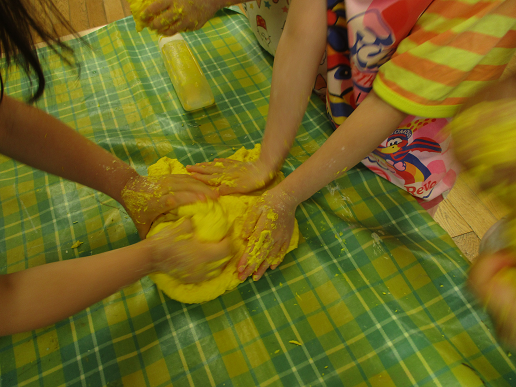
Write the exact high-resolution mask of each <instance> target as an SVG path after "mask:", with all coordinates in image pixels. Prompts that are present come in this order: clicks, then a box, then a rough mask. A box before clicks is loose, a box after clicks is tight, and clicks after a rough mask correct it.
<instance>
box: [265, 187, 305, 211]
mask: <svg viewBox="0 0 516 387" xmlns="http://www.w3.org/2000/svg"><path fill="white" fill-rule="evenodd" d="M284 181H285V180H283V181H282V182H281V183H279V184H278V185H277V186H275V187H273V188H271V189H270V190H269V191H267V192H268V193H269V194H271V195H274V196H276V197H278V198H280V199H281V200H282V202H283V203H284V204H286V205H287V206H288V207H290V208H291V209H295V208H296V207H297V206H298V205H299V204H300V203H301V201H299V199H298V197H297V195H296V194H295V191H294V190H292V189H289V188H288V187H287V186H286V185H285V184H283V182H284Z"/></svg>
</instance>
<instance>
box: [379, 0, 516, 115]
mask: <svg viewBox="0 0 516 387" xmlns="http://www.w3.org/2000/svg"><path fill="white" fill-rule="evenodd" d="M515 49H516V0H505V1H504V0H439V1H434V2H433V3H432V4H430V6H429V7H428V8H427V9H426V10H425V12H424V13H423V15H422V16H421V17H420V18H419V20H418V22H417V24H416V25H415V27H414V29H413V30H412V32H411V33H410V35H409V36H408V37H406V38H405V39H404V40H403V41H402V42H400V44H399V46H398V48H397V50H396V52H395V53H394V55H393V56H392V58H391V59H390V60H389V61H388V62H387V63H385V64H384V65H383V66H381V67H380V69H379V72H378V75H377V77H376V78H375V80H374V83H373V89H374V90H375V92H376V93H377V94H378V95H379V96H380V97H381V98H382V99H384V100H385V101H386V102H388V103H389V104H391V105H392V106H394V107H396V108H397V109H399V110H401V111H404V112H406V113H407V114H413V115H417V116H423V117H432V118H441V117H451V116H453V115H454V114H455V112H456V111H457V109H458V108H459V107H460V105H461V104H462V103H463V102H464V100H465V99H466V98H468V97H469V96H471V95H472V94H474V93H475V92H476V91H478V90H479V89H480V88H482V87H483V86H485V85H487V84H488V83H490V82H493V81H495V80H497V79H499V78H500V76H501V75H502V73H503V71H504V70H505V67H506V65H507V64H508V62H509V61H510V59H511V58H512V56H513V54H514V52H515Z"/></svg>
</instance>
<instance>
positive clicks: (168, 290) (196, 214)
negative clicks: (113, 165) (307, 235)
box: [147, 145, 299, 304]
mask: <svg viewBox="0 0 516 387" xmlns="http://www.w3.org/2000/svg"><path fill="white" fill-rule="evenodd" d="M259 154H260V145H256V146H255V147H254V149H252V150H247V149H245V148H244V147H242V148H240V149H239V150H238V151H237V152H235V154H234V155H233V156H230V157H229V158H231V159H233V160H240V161H253V160H256V159H257V158H258V156H259ZM148 172H149V176H159V175H166V174H187V173H188V172H187V171H186V169H185V168H184V166H183V165H182V164H181V163H180V162H179V161H178V160H176V159H170V158H168V157H163V158H161V159H160V160H158V162H157V163H156V164H154V165H151V166H150V167H149V171H148ZM281 179H283V174H281V172H280V173H279V175H278V177H277V178H276V180H275V182H274V183H275V184H277V183H279V181H281ZM262 192H263V191H259V192H255V193H252V194H250V195H240V194H232V195H225V196H221V197H220V198H219V199H218V201H215V202H214V201H208V202H197V203H193V204H188V205H185V206H181V207H180V208H179V209H178V211H177V214H173V215H164V216H162V217H160V218H158V219H157V220H156V222H154V224H153V225H152V227H151V230H150V231H149V233H148V234H147V237H149V236H152V235H154V234H156V233H158V232H159V231H160V230H162V229H163V228H164V227H167V226H168V225H170V224H173V223H175V222H177V221H179V220H180V219H182V218H185V217H188V218H191V219H192V224H193V228H194V232H195V235H196V236H197V238H198V239H199V240H201V241H205V242H218V241H220V240H222V239H223V238H224V237H225V236H226V235H228V236H229V237H230V238H231V242H232V244H233V248H234V251H235V255H234V256H233V257H231V259H230V261H229V263H228V264H227V265H226V266H225V268H224V270H223V271H222V273H221V274H220V275H218V276H217V277H215V278H212V279H208V280H206V281H204V282H200V283H195V284H187V283H183V282H181V281H180V280H178V279H177V278H175V277H173V276H171V275H169V274H167V273H154V274H151V275H150V276H149V277H150V278H151V279H152V280H153V281H154V282H155V283H156V285H157V286H158V288H159V289H161V290H162V291H163V292H164V293H165V294H166V295H168V296H169V297H170V298H172V299H174V300H177V301H180V302H184V303H188V304H195V303H201V302H206V301H210V300H213V299H215V298H217V297H218V296H220V295H221V294H223V293H225V292H226V291H228V290H231V289H234V288H235V287H236V286H237V285H238V284H240V283H241V282H242V281H241V280H240V279H239V278H238V274H239V273H238V271H237V264H238V261H239V260H240V257H241V256H242V254H243V253H244V250H245V248H246V243H245V241H244V240H243V239H242V237H241V234H242V227H243V222H244V218H245V214H246V212H247V210H248V208H249V207H250V206H251V205H253V204H254V203H256V202H257V201H258V200H259V199H260V195H261V193H262ZM298 241H299V228H298V225H297V221H296V224H295V228H294V232H293V234H292V238H291V241H290V246H289V248H288V251H287V252H290V251H292V250H294V249H295V248H296V247H297V244H298ZM283 258H284V255H283V256H280V257H276V258H275V260H274V262H275V263H276V262H278V263H279V262H281V261H282V260H283ZM225 259H227V257H226V258H225Z"/></svg>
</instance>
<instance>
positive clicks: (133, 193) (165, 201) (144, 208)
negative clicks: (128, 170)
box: [122, 175, 218, 239]
mask: <svg viewBox="0 0 516 387" xmlns="http://www.w3.org/2000/svg"><path fill="white" fill-rule="evenodd" d="M207 197H208V198H211V199H215V198H217V197H218V193H217V192H215V191H214V190H212V189H210V187H208V186H207V185H205V184H203V183H201V182H200V181H197V180H195V179H194V178H192V177H191V176H188V175H164V176H151V177H147V176H138V177H136V178H134V179H131V180H129V182H128V183H127V184H126V185H125V187H124V189H123V190H122V201H123V203H122V205H123V206H124V207H125V209H126V210H127V213H128V214H129V215H130V216H131V218H132V219H133V221H134V224H135V225H136V228H137V230H138V233H139V234H140V238H142V239H144V238H145V236H146V235H147V232H148V231H149V229H150V226H151V224H152V222H153V221H154V220H155V219H156V218H157V217H158V216H159V215H161V214H164V213H167V212H169V211H172V210H174V209H175V208H177V207H179V206H182V205H184V204H189V203H194V202H196V201H199V200H206V198H207Z"/></svg>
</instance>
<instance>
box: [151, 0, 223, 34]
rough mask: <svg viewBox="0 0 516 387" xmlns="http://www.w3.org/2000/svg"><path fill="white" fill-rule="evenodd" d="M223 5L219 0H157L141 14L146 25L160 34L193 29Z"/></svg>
mask: <svg viewBox="0 0 516 387" xmlns="http://www.w3.org/2000/svg"><path fill="white" fill-rule="evenodd" d="M222 7H223V4H221V1H220V0H194V1H192V0H159V1H156V2H154V3H152V4H151V5H150V6H149V7H148V8H147V9H146V10H145V11H144V12H143V14H142V18H143V21H144V22H145V23H147V25H148V27H149V28H151V29H153V30H156V31H157V32H158V33H160V34H162V35H168V36H172V35H174V34H176V33H177V32H183V31H194V30H198V29H199V28H201V27H202V26H203V25H204V24H206V22H207V21H208V20H209V19H210V18H211V17H212V16H213V15H214V14H215V12H217V10H219V9H220V8H222Z"/></svg>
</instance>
